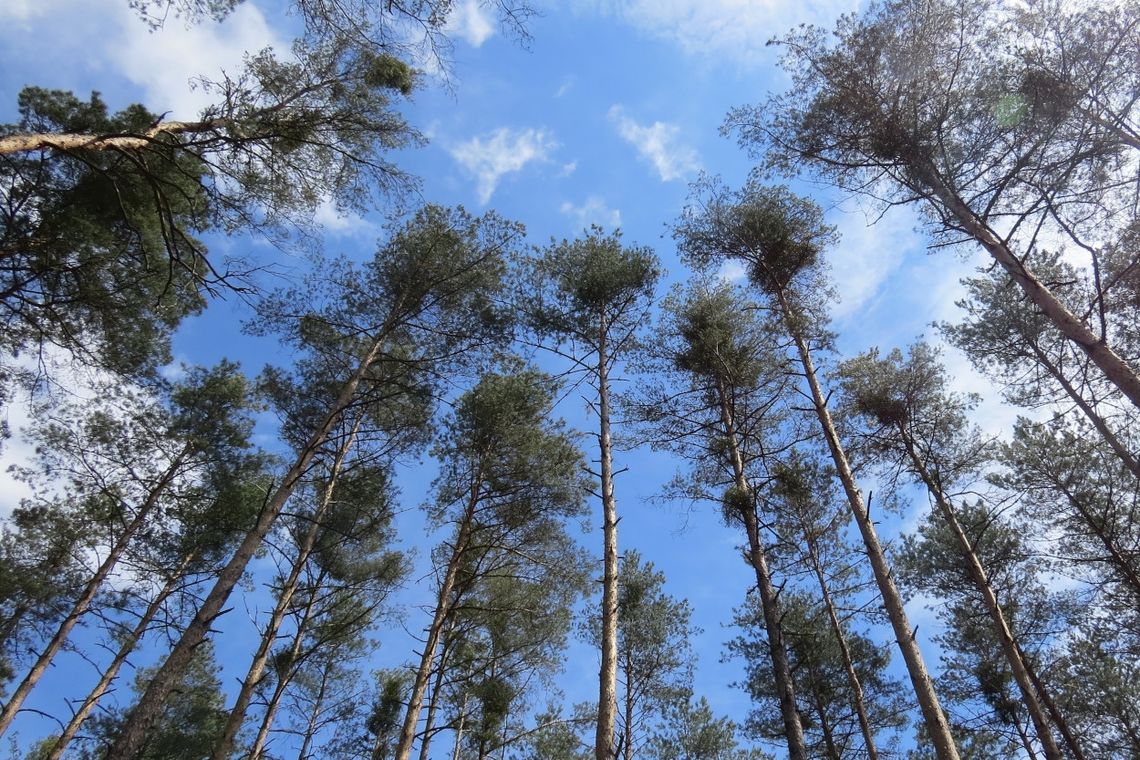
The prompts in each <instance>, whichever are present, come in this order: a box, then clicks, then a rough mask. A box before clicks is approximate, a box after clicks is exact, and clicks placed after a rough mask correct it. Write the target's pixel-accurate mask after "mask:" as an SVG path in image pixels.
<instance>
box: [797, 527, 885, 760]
mask: <svg viewBox="0 0 1140 760" xmlns="http://www.w3.org/2000/svg"><path fill="white" fill-rule="evenodd" d="M802 527H803V530H804V541H805V543H806V544H807V550H808V562H809V563H810V564H811V568H812V571H813V572H814V573H815V578H816V581H817V582H818V583H819V592H820V595H821V597H822V598H823V606H824V607H825V608H826V609H827V619H828V622H829V623H830V624H831V633H832V635H833V636H835V641H836V643H838V644H839V655H840V658H841V659H842V660H843V670H844V672H846V673H847V683H848V684H849V685H850V686H851V695H852V699H853V700H854V702H855V715H856V716H857V717H858V718H859V731H860V732H862V734H863V746H864V747H865V748H866V752H867V758H868V760H879V751H878V749H876V747H875V733H874V731H873V730H872V729H871V719H870V718H868V717H867V699H866V696H865V695H864V694H863V684H862V682H860V680H859V674H858V673H857V672H856V670H855V661H854V660H853V659H852V658H851V647H849V646H848V645H847V635H846V634H845V633H844V631H843V624H842V623H841V622H840V620H839V614H838V613H837V612H836V609H835V600H833V599H832V598H831V590H830V589H829V588H828V585H827V577H826V576H825V575H824V572H823V564H822V563H821V562H820V560H819V552H818V551H817V548H816V543H815V538H814V537H813V536H812V535H811V529H810V528H809V527H808V526H807V525H803V526H802Z"/></svg>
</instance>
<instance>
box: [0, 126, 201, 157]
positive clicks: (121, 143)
mask: <svg viewBox="0 0 1140 760" xmlns="http://www.w3.org/2000/svg"><path fill="white" fill-rule="evenodd" d="M221 126H222V122H221V121H219V120H216V119H210V120H207V121H164V122H160V123H158V124H156V125H154V126H153V127H151V128H150V129H148V130H147V131H145V132H142V133H140V134H134V135H132V134H111V135H84V134H73V133H66V132H65V133H54V134H53V133H39V134H30V135H7V136H6V137H0V156H7V155H11V154H14V153H29V152H31V151H34V150H58V151H64V152H67V151H73V150H142V149H144V148H149V147H150V146H151V145H153V144H154V142H155V140H157V139H158V138H159V137H160V136H161V135H181V134H201V133H203V132H212V131H214V130H216V129H218V128H219V127H221Z"/></svg>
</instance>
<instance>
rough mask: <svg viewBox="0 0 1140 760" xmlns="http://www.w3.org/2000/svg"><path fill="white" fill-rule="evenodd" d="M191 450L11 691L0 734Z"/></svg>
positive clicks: (139, 513)
mask: <svg viewBox="0 0 1140 760" xmlns="http://www.w3.org/2000/svg"><path fill="white" fill-rule="evenodd" d="M191 450H192V445H191V444H187V445H186V446H184V447H183V448H182V451H181V452H179V454H178V456H176V457H175V458H174V460H173V461H172V462H171V463H170V465H169V466H168V467H167V468H166V470H165V471H163V473H162V475H161V476H159V479H158V482H157V483H156V484H155V485H154V486H153V487H152V488H151V489H150V492H149V493H147V496H146V499H145V500H144V501H143V503H142V504H141V505H139V508H138V510H137V511H136V512H135V516H134V517H133V518H132V519H131V521H130V522H129V523H128V524H127V527H126V528H124V529H123V532H122V533H121V534H119V537H118V538H117V539H116V540H115V542H114V543H113V544H112V545H111V548H110V550H109V551H108V552H107V556H106V557H105V558H104V559H103V561H102V562H101V563H100V564H99V567H98V569H96V571H95V574H94V575H93V576H91V579H90V580H89V581H87V585H86V586H84V588H83V591H82V593H80V595H79V598H78V599H76V600H75V604H73V605H72V607H71V612H69V613H68V614H67V617H65V618H64V619H63V621H62V622H61V623H60V624H59V627H58V628H56V631H55V634H54V635H52V637H51V640H50V641H48V643H47V646H45V647H44V649H43V651H42V652H40V655H39V657H37V658H36V661H35V664H33V665H32V668H31V670H29V671H28V673H27V675H25V676H24V680H23V681H21V682H20V685H19V686H17V687H16V690H15V691H13V692H12V696H11V698H9V700H8V702H7V704H5V705H4V710H3V711H0V736H3V735H4V732H5V731H7V730H8V727H9V726H10V725H11V724H12V721H13V720H14V719H15V717H16V713H18V712H19V711H20V707H21V706H22V705H23V704H24V700H25V699H27V697H28V694H30V693H31V691H32V689H33V688H35V685H36V684H37V683H38V682H39V680H40V678H42V677H43V674H44V673H45V672H47V668H48V665H50V664H51V661H52V659H54V658H55V656H56V654H57V653H58V652H59V650H60V649H61V648H62V647H63V645H64V643H65V642H66V641H67V637H68V636H69V635H70V634H71V631H72V629H73V628H75V624H76V623H78V622H79V619H80V618H81V617H83V614H84V613H85V612H87V609H88V608H89V607H90V606H91V602H92V601H94V600H95V596H96V595H97V594H98V593H99V590H100V589H101V588H102V587H103V582H104V581H106V580H107V576H109V575H110V574H111V571H113V570H114V569H115V566H116V565H117V564H118V563H119V558H120V557H122V556H123V552H124V551H126V549H127V544H129V543H130V541H131V539H132V538H133V537H134V535H135V533H137V532H138V530H139V528H141V527H142V526H143V523H145V522H146V521H147V520H148V519H150V516H151V513H152V512H153V511H154V509H155V507H157V506H158V500H159V498H160V497H161V496H162V494H163V493H164V492H165V491H166V489H167V488H169V487H170V484H171V483H173V482H174V478H175V477H177V475H178V472H179V471H180V470H181V469H182V465H183V464H184V463H185V462H186V459H187V457H189V456H190V453H191Z"/></svg>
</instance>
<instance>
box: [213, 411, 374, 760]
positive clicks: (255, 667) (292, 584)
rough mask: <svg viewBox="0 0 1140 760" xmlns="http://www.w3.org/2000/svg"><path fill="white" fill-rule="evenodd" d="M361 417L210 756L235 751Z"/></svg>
mask: <svg viewBox="0 0 1140 760" xmlns="http://www.w3.org/2000/svg"><path fill="white" fill-rule="evenodd" d="M362 421H363V417H358V418H357V420H356V422H355V423H354V424H353V426H352V430H351V432H349V434H348V436H347V437H346V438H345V439H344V440H343V441H342V442H341V444H340V445H339V446H337V449H336V453H335V454H334V455H333V462H332V468H331V470H330V473H329V479H328V482H327V483H326V484H325V488H324V491H323V492H322V493H321V499H320V502H318V504H317V508H316V510H314V511H313V514H312V516H311V523H310V525H309V529H308V530H307V531H306V532H305V535H304V537H303V538H302V540H301V544H300V546H298V547H297V556H296V557H295V558H294V560H293V566H292V567H291V568H290V570H289V575H288V576H287V577H286V578H285V582H284V583H283V584H282V585H281V591H280V592H279V593H278V595H277V603H276V604H275V605H274V607H273V613H272V614H271V615H270V616H269V621H268V622H267V623H266V626H265V630H264V631H263V632H262V634H261V641H260V643H258V646H257V651H256V652H254V654H253V660H252V661H251V662H250V664H249V670H248V671H247V672H246V675H245V679H244V680H243V681H242V683H241V688H240V689H239V690H238V695H237V698H236V699H235V700H234V706H233V708H232V709H231V710H230V714H229V718H227V720H226V726H225V728H224V729H223V730H222V735H221V736H220V737H219V738H218V743H217V744H215V745H214V751H213V753H212V754H211V755H210V760H226V758H228V757H229V756H230V755H231V754H233V748H234V740H235V739H236V737H237V734H238V731H240V730H241V726H242V723H244V722H245V714H246V712H247V711H248V710H249V703H250V700H252V699H253V692H254V690H255V689H256V688H257V684H258V683H260V682H261V678H262V675H263V674H264V673H265V665H266V663H267V662H269V655H270V650H271V649H272V648H273V642H274V641H276V639H277V633H278V631H280V630H281V624H282V623H283V622H284V620H285V615H286V613H287V612H288V611H289V605H290V604H291V603H292V601H293V595H294V594H295V593H296V591H297V586H298V585H299V582H300V578H301V572H302V571H303V570H304V568H305V564H306V563H307V562H308V561H309V557H310V556H311V555H312V553H313V547H315V546H316V544H317V537H318V536H319V535H320V532H321V521H322V520H323V519H324V517H325V513H326V512H328V508H329V505H330V504H332V497H333V492H334V491H335V490H336V484H337V480H338V479H339V477H340V473H341V469H342V468H343V466H344V460H345V458H346V457H347V456H348V452H349V449H351V448H352V445H353V443H354V442H355V441H356V434H357V431H359V430H360V424H361V422H362Z"/></svg>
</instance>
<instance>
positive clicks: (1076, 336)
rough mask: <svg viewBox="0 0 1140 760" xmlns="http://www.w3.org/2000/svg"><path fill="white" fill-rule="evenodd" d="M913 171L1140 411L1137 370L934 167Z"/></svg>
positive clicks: (914, 166)
mask: <svg viewBox="0 0 1140 760" xmlns="http://www.w3.org/2000/svg"><path fill="white" fill-rule="evenodd" d="M911 168H912V169H913V171H914V173H915V176H916V177H917V178H918V179H919V180H920V181H921V182H922V183H923V184H925V185H926V186H927V187H928V188H929V190H930V192H932V193H933V194H934V196H935V197H936V198H937V199H938V200H939V202H940V203H941V204H942V207H943V208H944V209H945V211H946V213H947V214H949V215H950V216H951V217H953V218H954V219H955V220H957V222H958V224H959V225H961V227H962V229H963V230H964V231H965V232H966V233H968V234H969V235H970V236H971V237H973V238H974V239H975V240H977V241H978V242H979V243H980V244H981V245H982V247H983V248H985V249H986V251H987V252H988V253H989V254H990V256H992V257H993V259H994V260H995V261H996V262H997V263H998V264H1000V265H1001V267H1002V269H1004V270H1005V271H1006V272H1007V273H1008V274H1009V276H1010V277H1012V278H1013V280H1014V282H1016V283H1017V284H1018V285H1019V286H1020V287H1021V289H1022V291H1024V292H1025V295H1026V296H1028V298H1029V300H1030V301H1032V302H1033V303H1034V304H1035V305H1036V306H1037V308H1039V309H1040V310H1041V312H1042V313H1043V314H1044V315H1045V316H1046V317H1047V318H1048V319H1049V320H1050V321H1052V322H1053V324H1054V325H1055V326H1056V327H1057V329H1058V330H1060V331H1061V334H1062V335H1064V336H1065V337H1066V338H1068V339H1069V340H1070V341H1072V342H1073V343H1075V344H1076V346H1077V347H1078V348H1079V349H1080V350H1081V351H1083V352H1084V353H1085V354H1086V355H1088V357H1089V358H1090V359H1092V361H1093V363H1094V364H1096V366H1097V367H1099V368H1100V369H1101V371H1102V372H1104V375H1105V377H1106V378H1108V381H1109V382H1110V383H1112V384H1113V385H1115V386H1116V387H1117V388H1119V389H1120V392H1121V393H1123V394H1124V395H1125V396H1126V397H1127V398H1128V399H1129V400H1130V401H1131V402H1132V404H1133V406H1136V407H1138V408H1140V375H1138V374H1137V373H1136V370H1135V369H1133V368H1132V366H1130V365H1129V364H1128V363H1127V362H1126V361H1124V360H1123V359H1122V358H1120V356H1119V355H1118V354H1117V353H1116V352H1115V351H1113V350H1112V348H1110V347H1109V346H1108V344H1107V343H1106V342H1105V339H1104V338H1103V337H1097V336H1096V334H1094V333H1093V331H1092V330H1090V329H1089V328H1088V327H1087V326H1086V325H1085V324H1084V323H1083V322H1082V321H1081V320H1080V319H1079V318H1078V317H1077V316H1076V315H1074V314H1073V313H1072V312H1071V311H1069V309H1068V307H1066V306H1065V304H1063V303H1061V301H1060V300H1059V299H1058V298H1057V297H1056V296H1055V295H1053V292H1052V291H1051V290H1050V289H1049V288H1048V287H1046V286H1045V285H1044V284H1043V283H1042V282H1041V281H1040V280H1038V279H1037V277H1036V275H1034V274H1033V273H1032V272H1031V271H1029V269H1028V268H1027V267H1026V266H1025V264H1023V263H1022V262H1021V260H1020V259H1018V258H1017V256H1016V255H1014V253H1013V251H1011V250H1010V248H1009V246H1007V245H1006V244H1005V242H1004V241H1003V240H1002V239H1001V238H1000V237H999V236H998V235H997V234H996V233H995V232H994V231H993V230H992V229H990V227H989V225H987V224H986V223H985V222H984V221H982V219H981V218H980V217H978V215H977V214H975V213H974V211H973V210H972V209H971V208H970V207H969V206H968V205H967V204H966V202H965V201H963V200H962V199H961V198H959V197H958V195H957V194H956V193H955V192H954V191H953V190H952V189H950V187H949V186H948V185H947V184H946V182H945V181H944V180H943V179H942V177H941V176H940V175H939V174H938V172H937V170H936V169H934V167H932V166H927V165H922V164H917V163H916V164H915V165H913V166H912V167H911Z"/></svg>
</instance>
